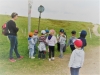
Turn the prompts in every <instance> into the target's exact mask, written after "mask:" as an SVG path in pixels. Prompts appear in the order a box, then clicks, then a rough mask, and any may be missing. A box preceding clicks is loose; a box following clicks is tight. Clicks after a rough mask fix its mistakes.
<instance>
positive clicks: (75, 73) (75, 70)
mask: <svg viewBox="0 0 100 75" xmlns="http://www.w3.org/2000/svg"><path fill="white" fill-rule="evenodd" d="M79 69H80V68H72V67H71V68H70V73H71V75H79Z"/></svg>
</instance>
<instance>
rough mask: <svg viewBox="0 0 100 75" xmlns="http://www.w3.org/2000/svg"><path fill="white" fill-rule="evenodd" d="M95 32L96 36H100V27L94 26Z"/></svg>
mask: <svg viewBox="0 0 100 75" xmlns="http://www.w3.org/2000/svg"><path fill="white" fill-rule="evenodd" d="M93 32H94V34H95V35H96V36H100V34H99V33H98V25H94V27H93Z"/></svg>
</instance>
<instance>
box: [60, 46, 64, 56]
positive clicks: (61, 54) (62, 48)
mask: <svg viewBox="0 0 100 75" xmlns="http://www.w3.org/2000/svg"><path fill="white" fill-rule="evenodd" d="M64 47H65V44H60V56H61V57H63V50H64Z"/></svg>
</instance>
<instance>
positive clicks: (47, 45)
mask: <svg viewBox="0 0 100 75" xmlns="http://www.w3.org/2000/svg"><path fill="white" fill-rule="evenodd" d="M55 33H56V32H55V30H53V29H51V30H50V31H49V30H42V31H41V36H40V37H39V36H38V31H37V30H35V31H34V33H32V32H30V33H29V38H28V43H29V58H31V59H33V58H35V57H34V56H35V54H36V45H37V42H39V45H38V51H39V52H38V58H39V59H40V58H43V59H45V54H46V50H48V51H49V61H50V60H54V49H55V45H56V43H57V49H58V51H60V55H59V57H60V58H63V52H65V51H66V47H68V46H69V45H70V48H71V50H72V51H73V50H75V46H74V42H75V40H76V39H77V38H76V31H72V32H71V34H72V36H71V38H70V39H69V41H68V44H67V35H66V33H65V31H64V29H60V31H59V35H57V37H56V36H55ZM86 35H87V32H86V31H85V30H82V31H81V33H80V37H79V38H78V39H81V40H82V42H83V45H82V49H84V46H86V39H85V37H86Z"/></svg>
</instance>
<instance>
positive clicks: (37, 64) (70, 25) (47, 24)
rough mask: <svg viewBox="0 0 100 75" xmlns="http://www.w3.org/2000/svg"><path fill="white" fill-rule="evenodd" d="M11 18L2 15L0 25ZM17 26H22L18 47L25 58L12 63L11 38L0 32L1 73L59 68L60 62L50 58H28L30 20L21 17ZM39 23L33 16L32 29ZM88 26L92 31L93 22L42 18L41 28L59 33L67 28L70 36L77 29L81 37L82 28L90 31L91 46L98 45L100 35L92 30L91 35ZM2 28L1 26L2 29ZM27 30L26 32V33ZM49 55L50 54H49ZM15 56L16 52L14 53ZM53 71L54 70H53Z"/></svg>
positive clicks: (33, 72)
mask: <svg viewBox="0 0 100 75" xmlns="http://www.w3.org/2000/svg"><path fill="white" fill-rule="evenodd" d="M9 19H10V16H4V15H0V26H2V25H3V24H4V23H5V22H7V21H8V20H9ZM16 24H17V26H18V27H19V28H20V30H19V32H18V41H19V45H18V49H19V53H20V54H21V55H23V56H24V59H23V60H20V61H19V60H18V61H17V62H15V63H10V62H9V61H8V56H9V40H8V39H7V37H5V36H3V35H2V34H1V33H0V75H18V74H19V75H24V74H25V75H29V74H32V75H33V74H35V75H36V74H43V73H46V74H48V73H49V74H50V73H51V74H52V73H53V72H54V71H53V70H54V69H57V67H58V66H59V63H60V62H58V63H57V62H56V61H55V62H56V65H55V62H52V63H50V62H48V60H44V61H43V60H39V59H37V58H36V59H34V60H31V59H29V58H28V49H27V48H28V44H27V34H28V33H27V28H28V26H27V25H28V22H27V18H26V17H19V18H18V20H17V21H16ZM37 25H38V19H37V18H32V28H31V30H32V31H34V30H35V29H37V27H38V26H37ZM88 27H90V28H91V32H92V27H93V25H92V23H87V22H77V21H61V20H51V19H42V20H41V26H40V30H42V29H46V28H48V29H55V30H56V32H57V33H58V32H59V30H60V29H61V28H63V29H65V31H66V33H67V35H68V38H70V36H71V33H70V32H71V31H72V30H76V31H77V37H79V32H80V31H81V30H83V29H84V30H86V31H87V32H88V35H87V38H86V39H87V43H88V45H89V46H90V45H91V46H97V45H100V44H99V41H98V40H99V37H96V36H95V35H94V34H93V32H92V38H91V39H90V37H89V31H88ZM1 30H2V29H1V28H0V31H1ZM25 32H26V33H25ZM70 52H71V51H70V48H69V47H68V48H67V51H66V53H65V55H69V53H70ZM55 53H56V57H57V56H58V55H59V52H57V49H56V52H55ZM47 55H48V54H47ZM14 57H15V54H14ZM51 71H52V72H51Z"/></svg>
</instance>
